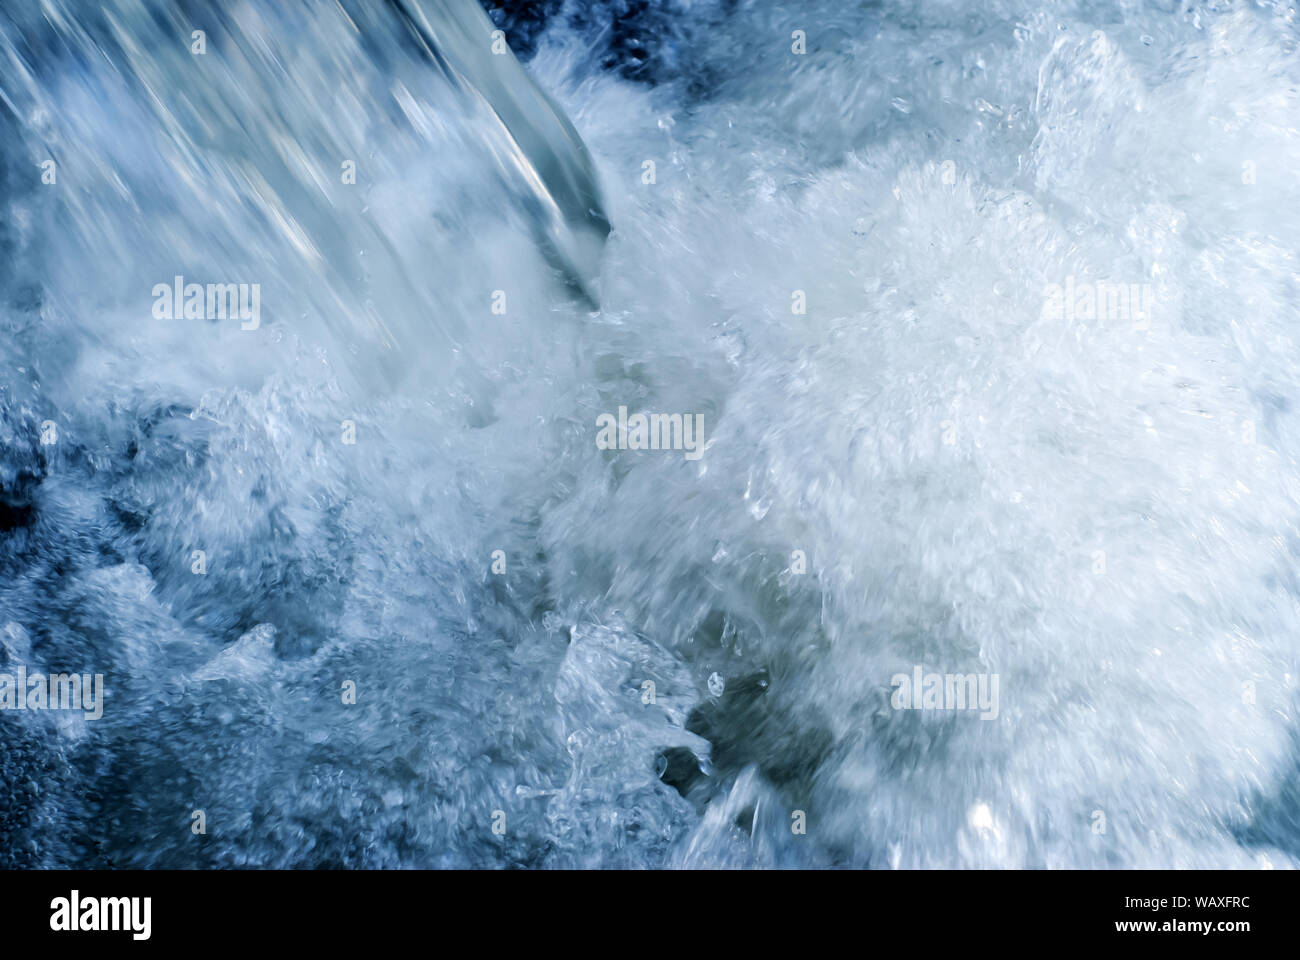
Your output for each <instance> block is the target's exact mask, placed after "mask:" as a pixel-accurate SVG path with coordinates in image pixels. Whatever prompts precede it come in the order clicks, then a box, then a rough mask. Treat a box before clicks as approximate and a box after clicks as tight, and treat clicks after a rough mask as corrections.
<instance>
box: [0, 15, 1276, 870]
mask: <svg viewBox="0 0 1300 960" xmlns="http://www.w3.org/2000/svg"><path fill="white" fill-rule="evenodd" d="M637 9H639V11H640V12H639V13H636V12H635V11H631V12H628V11H629V10H631V8H622V7H600V6H594V7H591V8H586V7H583V6H579V5H577V4H574V3H565V4H558V3H557V4H550V5H548V7H547V10H548V11H550V16H549V17H548V18H546V19H545V20H544V22H542V23H540V24H533V25H532V26H533V27H535V28H536V29H535V30H534V32H533V33H532V34H530V35H529V38H528V43H527V44H526V46H527V47H528V49H529V50H530V51H532V50H533V48H534V47H535V52H532V55H531V57H530V58H529V59H528V60H527V63H526V69H527V72H528V74H529V75H530V76H531V77H532V78H533V80H534V81H535V82H536V84H537V87H536V88H534V87H533V86H532V85H531V82H530V81H528V80H526V78H525V77H524V75H523V74H522V73H520V72H519V67H518V66H517V64H516V62H515V59H514V57H513V56H512V55H508V54H507V55H501V54H497V53H493V52H492V45H493V43H494V42H495V41H494V38H493V37H492V36H491V33H490V31H491V29H492V25H490V24H489V23H488V21H487V20H486V18H483V17H481V16H480V15H479V14H478V13H477V11H473V10H472V9H469V8H467V7H465V6H463V5H459V6H458V5H457V4H447V5H443V4H440V3H437V2H431V0H426V2H420V3H415V2H411V0H404V2H403V3H400V4H399V3H390V4H380V3H368V2H367V3H362V2H352V0H340V2H339V3H337V4H330V5H327V4H310V5H307V4H304V5H298V4H291V3H270V2H266V3H256V2H232V3H222V4H208V3H198V2H194V3H184V4H179V5H177V4H162V3H152V2H139V0H111V2H105V3H102V4H96V5H93V8H92V6H91V5H87V4H83V3H76V2H72V0H45V2H41V3H32V4H13V3H9V4H5V5H4V8H3V9H2V10H0V163H2V164H3V166H2V167H0V188H2V189H3V191H4V193H3V197H2V200H3V216H2V217H0V248H2V250H3V256H0V297H2V300H0V371H2V372H0V444H2V445H3V446H2V448H0V449H2V451H3V452H2V455H0V670H3V671H7V672H10V673H12V672H13V671H14V670H15V669H16V668H17V666H18V665H22V666H24V667H25V668H26V669H27V670H29V671H32V672H35V671H38V670H40V671H48V672H64V671H67V672H78V673H88V674H91V673H101V674H103V675H104V687H105V696H104V704H103V707H104V709H103V716H102V717H101V718H98V719H93V720H88V719H85V718H84V717H82V716H81V715H79V714H76V713H67V712H62V713H60V712H54V711H50V712H45V713H41V712H34V711H28V712H25V713H19V712H9V711H5V712H4V713H2V714H0V864H3V865H6V866H10V865H41V866H53V865H88V866H110V865H112V866H159V867H162V866H167V867H182V866H192V865H204V866H243V865H256V866H316V865H346V866H370V867H396V866H505V865H529V866H547V867H569V866H641V865H647V866H659V865H685V866H714V865H782V866H786V865H809V866H817V865H853V866H872V867H877V866H878V867H888V866H895V867H937V866H1030V867H1041V866H1049V867H1064V866H1077V867H1131V866H1268V865H1273V866H1279V867H1281V866H1293V865H1294V864H1295V860H1296V858H1297V857H1298V856H1300V781H1298V779H1297V778H1298V776H1300V769H1298V766H1297V757H1298V756H1300V754H1298V753H1297V737H1296V719H1295V708H1296V684H1295V678H1296V674H1297V670H1298V669H1300V662H1298V659H1300V658H1298V653H1300V639H1298V638H1300V607H1298V606H1297V589H1298V587H1300V582H1298V581H1297V577H1296V573H1295V569H1296V558H1297V553H1300V539H1298V538H1297V528H1296V521H1297V492H1298V491H1297V477H1298V474H1297V469H1296V467H1297V463H1296V457H1297V454H1298V453H1300V421H1298V420H1297V416H1296V401H1297V398H1300V347H1298V346H1297V342H1296V332H1295V330H1296V320H1297V304H1298V303H1300V270H1298V269H1297V261H1296V251H1297V249H1298V248H1300V215H1297V212H1296V211H1297V210H1300V182H1298V181H1297V176H1296V171H1297V170H1300V131H1298V129H1297V126H1298V125H1297V117H1298V116H1300V112H1298V110H1297V89H1298V86H1297V85H1298V81H1300V60H1297V51H1296V41H1297V24H1296V14H1295V11H1294V9H1292V8H1290V7H1288V6H1287V5H1285V4H1271V3H1255V4H1228V3H1211V4H1200V3H1197V4H1174V3H1161V2H1149V3H1143V2H1136V0H1134V2H1121V3H1114V4H1100V3H1038V2H1033V3H1029V2H1024V3H1021V2H1002V0H998V2H989V3H983V2H981V3H972V4H970V5H966V4H957V3H947V2H924V3H907V2H901V3H893V2H890V3H863V4H848V3H844V2H842V0H836V2H831V0H826V2H810V3H801V4H798V5H794V4H790V5H785V4H780V3H773V2H766V0H756V2H724V0H717V2H692V3H686V2H684V0H679V2H663V3H657V4H647V5H645V6H644V7H641V8H637ZM620 10H622V11H624V12H623V13H619V12H618V11H620ZM505 25H506V26H511V25H510V24H505ZM511 29H512V30H513V29H516V28H515V27H511ZM519 29H522V28H519ZM196 30H201V31H203V34H202V39H203V44H202V46H203V52H196V46H195V45H196V44H197V43H198V41H197V40H196V39H195V37H194V31H196ZM519 46H520V49H521V52H522V49H523V47H524V46H525V44H523V43H520V44H519ZM629 51H630V52H629ZM539 91H545V92H544V93H541V92H539ZM552 104H553V105H554V107H552ZM578 135H580V137H581V140H578V139H577V136H578ZM582 141H585V148H584V147H583V143H582ZM48 161H52V164H51V163H49V162H48ZM593 181H594V183H593ZM609 225H612V231H610V232H609V235H608V238H607V239H606V238H605V233H606V230H607V228H608V226H609ZM178 276H179V277H182V278H183V280H182V292H184V285H185V284H189V283H197V284H204V285H206V284H217V283H220V284H247V285H252V284H256V285H257V290H258V300H257V304H258V309H257V311H251V310H250V311H247V312H245V313H244V314H240V315H236V314H235V313H234V312H233V311H232V312H230V313H229V314H228V315H224V316H221V317H213V316H211V315H210V314H209V313H208V312H207V311H206V303H205V304H204V309H203V310H201V311H200V314H201V315H200V316H198V317H186V315H185V312H184V310H183V308H182V305H181V304H179V303H174V304H172V306H173V307H174V309H171V310H164V309H161V308H160V298H161V297H163V296H166V297H167V298H168V299H169V300H175V299H177V298H175V297H174V295H173V294H172V293H170V292H169V293H166V294H163V293H160V292H159V289H160V288H162V289H165V290H168V291H170V290H173V289H174V287H173V284H174V282H175V278H176V277H178ZM1121 285H1122V287H1123V290H1124V291H1125V292H1124V295H1123V296H1124V299H1123V300H1122V302H1121V301H1120V300H1119V299H1118V297H1119V294H1117V293H1116V292H1115V291H1116V290H1118V289H1119V287H1120V286H1121ZM249 289H250V290H251V286H250V287H249ZM1053 291H1056V292H1067V293H1065V296H1064V302H1057V303H1055V304H1054V303H1053V296H1054V293H1053ZM1079 291H1085V292H1086V294H1087V299H1088V302H1091V303H1092V307H1091V308H1089V307H1088V306H1087V305H1086V303H1085V302H1084V300H1082V299H1080V298H1079ZM1130 294H1131V296H1130ZM181 299H188V297H187V296H183V297H182V298H181ZM1099 304H1104V306H1099ZM249 305H250V306H251V303H250V304H249ZM620 407H625V408H627V411H628V412H629V413H630V414H636V413H638V412H660V413H666V414H682V415H685V416H687V417H689V418H690V421H689V422H700V423H702V428H703V429H702V432H703V448H702V452H701V451H696V452H694V453H692V452H691V450H690V449H689V448H687V449H676V450H638V449H602V446H603V445H602V444H600V443H599V442H598V434H599V430H600V427H599V424H600V422H601V418H602V417H603V416H605V415H608V416H610V417H613V418H617V417H618V414H619V409H620ZM696 417H699V418H702V419H701V420H698V421H697V420H696V419H695V418H696ZM623 446H627V444H623ZM697 454H700V455H698V456H697ZM917 668H920V669H921V670H922V672H923V673H931V672H934V673H939V674H960V675H976V676H980V677H983V678H985V679H988V678H993V677H995V678H996V683H997V686H996V691H997V697H996V709H988V710H984V711H972V710H969V709H967V710H904V709H897V708H896V707H897V703H896V695H897V692H898V688H897V684H896V682H895V680H896V678H897V677H898V676H899V675H902V676H906V677H911V676H912V675H913V671H914V670H915V669H917ZM350 690H351V691H354V692H355V697H354V699H355V702H350V700H351V697H350V694H349V691H350ZM994 714H996V715H994ZM195 811H202V812H203V819H204V824H205V830H206V832H205V833H201V834H198V833H196V832H195V829H194V826H195V822H196V821H195V818H194V814H195ZM801 818H802V819H801ZM799 825H803V826H805V827H806V832H799V831H798V830H796V829H795V827H797V826H799ZM494 827H499V828H500V829H495V830H494Z"/></svg>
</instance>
